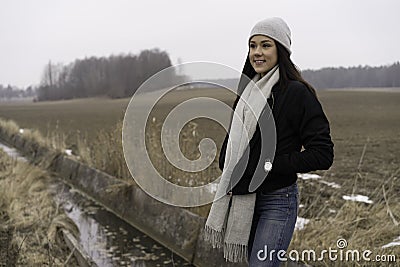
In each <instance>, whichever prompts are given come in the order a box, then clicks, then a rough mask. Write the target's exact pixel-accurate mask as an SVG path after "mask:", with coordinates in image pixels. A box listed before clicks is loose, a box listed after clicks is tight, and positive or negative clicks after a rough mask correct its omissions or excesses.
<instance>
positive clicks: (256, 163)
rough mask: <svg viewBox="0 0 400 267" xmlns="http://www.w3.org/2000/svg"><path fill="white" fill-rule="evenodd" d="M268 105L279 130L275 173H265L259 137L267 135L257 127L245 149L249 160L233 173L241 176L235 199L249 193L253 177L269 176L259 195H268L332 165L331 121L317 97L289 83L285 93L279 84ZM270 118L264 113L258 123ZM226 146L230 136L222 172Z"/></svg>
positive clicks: (305, 88) (294, 82) (223, 154)
mask: <svg viewBox="0 0 400 267" xmlns="http://www.w3.org/2000/svg"><path fill="white" fill-rule="evenodd" d="M237 100H238V99H237ZM237 100H236V102H237ZM268 104H269V106H270V107H271V109H272V114H273V119H274V120H275V127H276V150H275V157H274V160H273V162H272V170H271V171H269V172H268V173H267V172H266V171H265V170H264V162H265V161H266V160H267V159H268V158H269V156H268V155H266V151H261V138H260V137H261V132H263V133H265V131H260V128H259V127H258V126H257V128H256V131H255V133H254V135H253V137H252V139H251V140H250V143H249V146H248V147H247V149H246V152H248V153H249V154H248V155H249V160H248V161H247V160H246V159H247V158H246V157H245V156H243V157H242V158H241V159H240V160H239V162H238V164H237V165H236V166H235V168H234V170H233V174H232V175H233V176H235V175H237V176H241V177H240V181H239V182H238V183H237V184H236V185H235V186H234V187H233V188H232V193H233V194H234V195H235V194H236V195H237V194H248V193H250V192H249V190H248V189H249V184H250V181H251V179H252V177H253V175H254V176H260V175H264V176H265V175H266V176H267V177H266V178H265V180H264V182H263V183H262V184H261V185H260V186H259V187H258V188H257V190H256V191H257V192H258V191H261V192H269V191H272V190H276V189H279V188H282V187H286V186H289V185H291V184H293V183H294V182H295V181H296V179H297V173H306V172H310V171H315V170H327V169H329V167H330V166H331V165H332V162H333V146H334V145H333V143H332V140H331V136H330V128H329V122H328V119H327V118H326V116H325V114H324V112H323V110H322V107H321V104H320V102H319V101H318V99H317V97H316V96H315V95H314V94H313V93H312V92H311V91H310V90H309V89H308V88H307V87H306V86H305V85H304V84H303V83H301V82H298V81H290V82H289V84H288V87H287V88H286V89H284V90H280V89H279V87H278V84H276V85H275V86H274V87H273V88H272V93H271V97H270V98H269V99H268ZM268 114H269V113H268V112H263V113H261V115H260V118H259V120H258V122H259V123H260V124H262V122H263V120H267V119H268ZM227 142H228V134H227V136H226V137H225V140H224V143H223V145H222V148H221V152H220V157H219V167H220V169H221V170H222V169H223V165H224V162H225V152H226V146H227ZM302 146H303V147H304V150H303V151H301V149H302ZM246 152H245V153H246ZM244 168H245V169H244ZM243 169H244V171H243ZM238 173H240V174H242V175H240V174H239V175H238ZM238 179H239V177H238Z"/></svg>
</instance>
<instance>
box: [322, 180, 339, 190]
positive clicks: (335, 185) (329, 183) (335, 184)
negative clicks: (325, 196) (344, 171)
mask: <svg viewBox="0 0 400 267" xmlns="http://www.w3.org/2000/svg"><path fill="white" fill-rule="evenodd" d="M319 182H320V183H323V184H326V185H327V186H330V187H333V188H336V189H339V188H342V187H341V186H340V185H339V184H337V183H335V182H327V181H324V180H321V181H319Z"/></svg>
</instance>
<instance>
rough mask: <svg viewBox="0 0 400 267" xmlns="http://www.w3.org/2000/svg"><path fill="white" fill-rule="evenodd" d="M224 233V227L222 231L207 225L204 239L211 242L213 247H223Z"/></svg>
mask: <svg viewBox="0 0 400 267" xmlns="http://www.w3.org/2000/svg"><path fill="white" fill-rule="evenodd" d="M224 234H225V233H224V229H222V231H217V230H215V229H213V228H211V227H210V226H209V225H206V226H205V228H204V239H205V240H206V241H208V242H210V243H211V245H212V247H213V248H222V244H223V243H224Z"/></svg>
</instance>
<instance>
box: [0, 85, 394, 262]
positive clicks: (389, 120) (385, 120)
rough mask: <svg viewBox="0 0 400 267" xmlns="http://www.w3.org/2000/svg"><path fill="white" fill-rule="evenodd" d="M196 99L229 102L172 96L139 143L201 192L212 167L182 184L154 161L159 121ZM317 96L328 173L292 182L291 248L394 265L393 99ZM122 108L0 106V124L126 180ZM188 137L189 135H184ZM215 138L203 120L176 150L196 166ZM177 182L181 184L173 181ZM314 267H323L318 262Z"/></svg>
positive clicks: (83, 103)
mask: <svg viewBox="0 0 400 267" xmlns="http://www.w3.org/2000/svg"><path fill="white" fill-rule="evenodd" d="M201 95H205V96H207V95H216V96H217V98H218V99H220V100H223V101H225V102H227V103H232V100H233V97H232V95H227V94H226V92H224V91H222V90H212V91H211V90H192V91H177V92H175V93H173V94H171V95H169V96H168V97H167V98H166V99H164V100H163V101H160V103H159V104H158V105H157V107H156V109H155V110H154V112H153V113H152V116H154V117H155V118H156V122H155V123H154V124H155V125H154V127H153V128H150V130H151V131H150V135H149V137H148V138H150V139H147V141H152V144H153V147H151V151H152V152H153V153H152V154H153V156H154V158H152V159H153V160H154V161H155V162H156V165H158V167H159V168H160V171H161V172H162V173H163V175H164V176H165V177H168V176H171V177H174V178H176V179H175V180H174V179H172V181H174V182H176V183H180V184H187V183H189V182H190V181H192V182H190V183H191V184H192V185H198V184H204V183H207V182H209V181H210V180H213V177H214V176H215V178H216V177H217V176H218V175H219V174H220V173H219V170H218V168H217V166H216V163H214V164H213V165H212V166H211V168H210V169H209V170H207V171H205V172H202V174H200V175H199V176H196V174H192V175H191V176H190V175H189V176H188V175H187V174H184V173H180V172H179V171H177V170H174V169H172V168H171V166H168V164H165V161H166V159H165V158H164V157H163V156H162V155H161V154H162V153H161V149H160V146H159V140H158V137H157V135H158V133H159V130H160V125H161V123H160V121H162V118H163V117H165V115H166V114H167V113H168V112H169V110H171V107H172V106H174V105H175V103H178V102H180V101H182V100H183V99H187V98H190V97H195V96H201ZM318 96H319V99H320V101H321V103H322V105H323V107H324V110H325V112H326V114H327V116H328V119H329V121H330V123H331V134H332V139H333V142H334V144H335V160H334V164H333V166H332V167H331V168H330V170H328V171H319V172H316V174H319V175H320V176H321V177H322V178H320V179H308V180H303V179H299V188H300V194H301V201H300V203H301V204H302V207H301V208H300V212H299V216H300V217H304V218H308V219H310V223H308V224H307V226H306V228H305V230H300V231H297V232H296V233H295V235H294V238H293V241H292V244H291V248H296V249H298V250H299V249H310V248H327V247H329V246H331V247H335V245H336V243H335V242H336V240H337V239H338V238H339V237H341V238H345V239H346V240H347V241H348V243H349V248H353V249H356V248H357V249H370V250H373V251H374V252H377V253H378V252H381V253H389V254H396V255H398V256H397V258H398V261H400V246H393V247H389V248H387V249H382V248H381V247H382V246H383V245H384V244H387V243H389V242H391V241H392V240H393V239H395V238H396V237H398V236H400V226H399V224H398V223H399V222H400V204H399V203H400V183H399V177H400V120H399V119H400V109H399V104H400V93H398V92H389V91H384V92H379V91H373V90H367V91H361V90H357V91H351V90H348V91H347V90H326V91H319V92H318ZM128 101H129V99H120V100H109V99H82V100H69V101H59V102H48V103H46V102H44V103H18V102H14V103H7V104H4V103H1V104H0V118H6V119H12V120H14V121H16V122H17V123H18V124H19V125H20V127H21V128H36V129H39V130H40V131H41V132H42V133H43V135H45V136H52V135H54V133H57V134H61V135H63V137H62V138H65V140H66V141H65V142H66V147H71V148H77V150H79V151H80V152H84V150H83V149H82V148H80V147H86V150H87V153H88V154H89V155H88V158H90V159H88V161H92V162H93V164H94V165H96V166H98V167H99V168H102V169H105V170H106V171H109V172H111V173H112V174H115V175H117V176H122V177H127V176H128V174H127V172H126V170H125V171H122V170H121V169H123V168H124V164H125V163H124V160H123V157H122V154H121V143H120V141H121V121H122V118H123V114H124V110H125V109H126V107H127V104H128ZM144 101H145V100H144ZM193 130H195V131H196V135H190V134H187V133H188V132H192V131H193ZM223 136H224V132H223V130H222V128H221V127H220V126H218V125H216V124H213V123H210V121H208V120H205V119H199V120H196V121H195V123H192V124H188V125H187V128H186V129H184V131H183V134H182V136H181V138H180V139H181V145H182V150H183V152H184V154H185V155H186V156H188V157H189V158H196V157H197V156H198V155H199V153H198V151H197V149H196V147H197V144H198V142H199V141H200V140H201V139H202V138H204V137H211V138H212V139H213V140H215V142H216V144H217V146H218V148H219V146H220V144H221V142H222V138H223ZM79 143H83V144H84V145H80V144H79ZM78 148H80V149H78ZM116 172H118V174H116ZM179 177H180V178H182V179H179V181H178V178H179ZM183 177H186V178H187V180H185V179H183ZM329 183H335V184H336V185H338V186H339V187H340V188H338V186H336V187H335V186H332V184H329ZM351 194H360V195H364V196H368V197H369V199H370V200H372V201H373V203H372V204H367V203H361V202H350V201H345V200H344V199H343V197H342V196H343V195H351ZM206 211H207V208H206V209H205V210H202V211H201V212H200V213H203V215H205V214H206ZM316 265H320V266H327V265H329V266H331V264H329V263H326V262H325V263H324V262H320V263H318V264H316ZM344 265H347V264H344ZM336 266H343V263H342V264H340V263H338V264H337V265H336ZM383 266H386V265H383ZM388 266H389V265H388ZM394 266H395V265H394Z"/></svg>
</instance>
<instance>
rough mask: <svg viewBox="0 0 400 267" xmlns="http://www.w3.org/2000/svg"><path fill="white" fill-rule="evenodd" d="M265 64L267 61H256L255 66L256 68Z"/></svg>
mask: <svg viewBox="0 0 400 267" xmlns="http://www.w3.org/2000/svg"><path fill="white" fill-rule="evenodd" d="M264 63H265V60H254V64H256V66H260V65H262V64H264Z"/></svg>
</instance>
